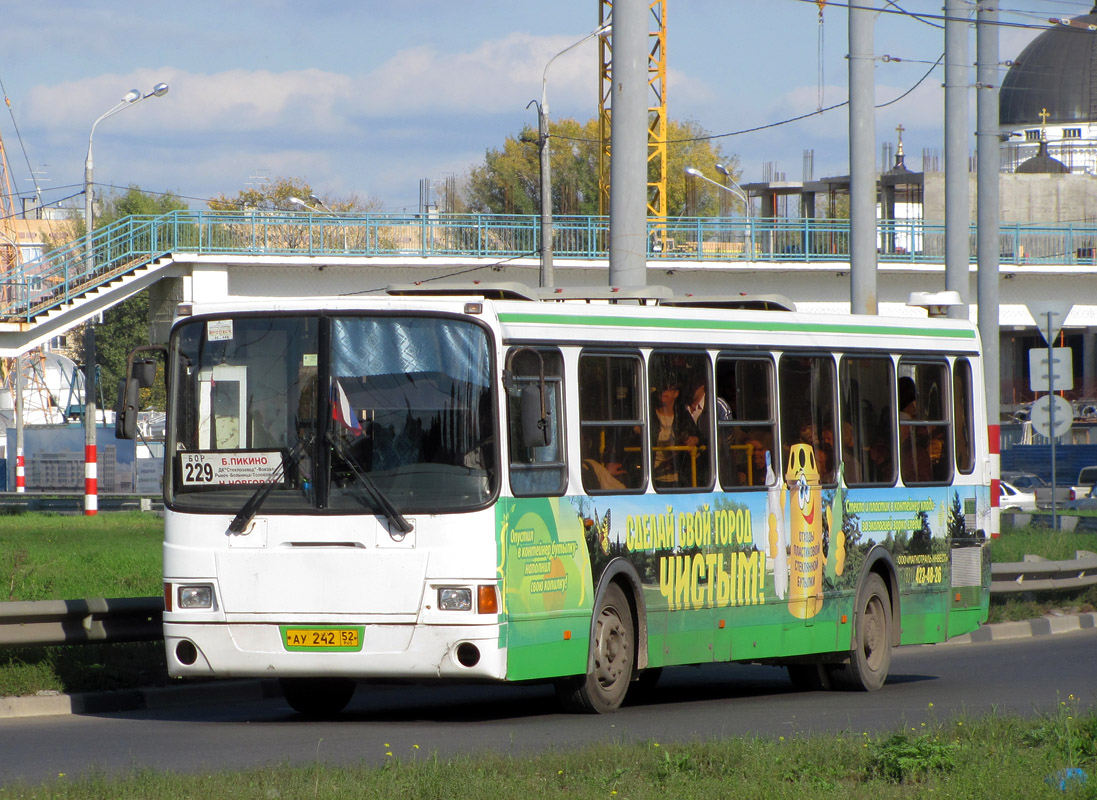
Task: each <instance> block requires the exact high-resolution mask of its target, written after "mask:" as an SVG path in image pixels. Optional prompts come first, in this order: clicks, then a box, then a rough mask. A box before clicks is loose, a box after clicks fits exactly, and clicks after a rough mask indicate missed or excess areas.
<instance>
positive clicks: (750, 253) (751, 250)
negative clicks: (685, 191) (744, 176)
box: [686, 164, 754, 260]
mask: <svg viewBox="0 0 1097 800" xmlns="http://www.w3.org/2000/svg"><path fill="white" fill-rule="evenodd" d="M716 170H717V172H719V173H720V174H721V175H723V176H725V177H726V178H727V179H728V180H729V181H731V182H732V183H735V180H734V178H732V177H731V174H730V173H729V171H728V169H727V167H725V166H724V165H723V164H717V165H716ZM686 174H687V175H692V176H693V177H694V178H700V179H701V180H703V181H708V182H709V183H711V184H712V185H713V186H717V187H719V188H721V189H723V190H724V191H725V192H728V193H729V194H733V195H735V196H736V197H738V198H739V199H741V200H742V201H743V205H744V206H745V207H746V216H747V219H748V220H749V219H750V199H749V198H748V197H747V193H746V192H744V191H743V190H742V189H740V188H735V189H733V188H731V187H730V186H725V185H724V184H722V183H720V182H719V181H714V180H713V179H712V178H710V177H708V176H707V175H705V174H704V173H703V172H701V170H699V169H695V168H694V167H686ZM735 186H736V187H738V186H739V184H737V183H736V184H735ZM747 225H748V228H747V238H748V239H749V249H748V254H747V255H748V257H749V258H750V259H751V260H753V259H754V233H753V231H751V230H750V227H749V226H750V223H749V222H748V223H747Z"/></svg>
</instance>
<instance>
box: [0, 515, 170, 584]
mask: <svg viewBox="0 0 1097 800" xmlns="http://www.w3.org/2000/svg"><path fill="white" fill-rule="evenodd" d="M163 543H164V520H162V519H161V518H160V517H159V516H157V515H156V514H150V513H147V512H146V513H142V512H140V511H132V512H123V513H117V514H100V515H98V516H94V517H79V516H77V517H70V516H58V515H54V514H14V515H4V516H0V581H2V583H0V599H3V600H76V599H79V598H84V597H155V596H158V595H159V594H160V593H161V591H162V589H161V580H160V576H161V571H160V561H161V551H162V546H163Z"/></svg>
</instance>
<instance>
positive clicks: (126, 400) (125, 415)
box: [114, 378, 140, 439]
mask: <svg viewBox="0 0 1097 800" xmlns="http://www.w3.org/2000/svg"><path fill="white" fill-rule="evenodd" d="M139 391H140V387H139V386H138V380H137V379H135V378H128V379H127V378H122V379H121V380H119V381H118V406H117V408H116V409H115V414H114V438H116V439H134V438H136V437H137V405H138V402H139V396H138V393H139Z"/></svg>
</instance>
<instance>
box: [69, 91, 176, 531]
mask: <svg viewBox="0 0 1097 800" xmlns="http://www.w3.org/2000/svg"><path fill="white" fill-rule="evenodd" d="M167 93H168V85H167V84H166V83H158V84H156V85H155V86H154V87H152V91H151V92H149V93H148V94H145V95H143V94H141V92H139V91H138V90H137V89H130V90H129V91H128V92H126V94H125V96H124V97H123V98H122V99H121V100H119V101H118V103H116V104H115V105H114V106H113V107H112V108H111V109H110V110H108V111H107V112H106V113H105V114H103V115H101V116H100V117H99V118H98V119H97V120H95V122H93V123H92V125H91V133H89V134H88V157H87V160H85V161H84V229H85V230H84V243H85V244H84V268H85V272H86V274H88V275H91V274H92V273H93V272H95V246H94V244H93V242H92V227H93V225H94V222H95V219H94V210H93V203H94V193H93V192H94V189H93V187H94V182H93V180H92V176H93V174H94V168H93V161H92V149H91V148H92V140H93V139H94V138H95V128H96V127H97V126H98V125H99V123H100V122H102V121H103V120H105V119H106V118H107V117H112V116H114V115H115V114H117V113H118V112H119V111H122V110H123V109H126V108H129V107H130V106H134V105H137V104H138V103H140V102H141V101H142V100H147V99H149V98H150V97H163V96H164V95H165V94H167ZM84 342H85V344H84V355H85V358H84V362H85V363H84V514H86V515H87V516H89V517H91V516H95V515H96V514H98V513H99V478H98V453H97V452H96V446H95V325H94V324H93V323H92V322H90V321H89V322H88V329H87V335H86V337H85V340H84Z"/></svg>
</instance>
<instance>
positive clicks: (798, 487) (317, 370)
mask: <svg viewBox="0 0 1097 800" xmlns="http://www.w3.org/2000/svg"><path fill="white" fill-rule="evenodd" d="M659 294H661V293H660V292H657V291H648V292H644V291H634V292H627V291H620V292H614V291H606V290H556V291H550V292H545V291H537V290H523V289H521V288H520V287H515V286H509V287H508V286H480V287H476V286H470V287H466V288H457V287H443V288H436V289H432V288H431V287H430V285H429V284H428V285H425V286H424V287H420V288H418V289H399V288H394V289H393V290H391V292H390V293H389V294H386V295H382V296H363V297H334V298H303V299H297V298H292V299H290V298H265V299H254V298H253V299H238V300H231V301H226V302H217V303H185V304H181V305H180V306H179V308H178V312H177V316H176V319H175V321H174V324H173V326H172V329H171V337H170V341H169V344H168V348H167V354H166V376H167V384H168V398H169V399H168V418H167V442H166V452H167V457H166V458H165V478H164V499H165V506H166V512H165V516H166V519H165V525H166V527H165V540H164V602H165V609H164V640H165V645H166V650H167V661H168V669H169V672H170V674H171V675H173V676H178V677H188V676H220V677H228V678H239V677H264V678H268V677H277V678H279V679H280V681H281V684H282V688H283V690H284V693H285V696H286V698H287V700H288V702H289V703H290V705H291V706H292V707H293V708H294V709H296V710H297V711H299V712H301V713H303V714H308V715H326V714H333V713H337V712H338V711H340V710H341V709H342V708H343V707H344V706H345V705H346V704H347V702H349V700H350V698H351V695H352V693H353V691H354V687H355V684H356V682H359V681H369V680H371V679H391V678H400V679H410V680H422V681H428V680H434V679H444V680H467V681H500V682H502V681H506V682H527V681H550V682H553V683H554V684H555V685H556V687H557V690H558V694H559V696H560V698H561V700H562V701H563V702H564V704H565V705H566V706H567V707H568V708H571V709H574V710H585V711H595V712H608V711H613V710H614V709H616V708H617V707H618V706H619V705H620V704H621V702H622V701H623V700H624V699H625V696H626V693H627V692H628V690H629V687H630V686H635V685H637V684H650V683H652V682H653V681H654V680H655V679H656V678H657V676H658V675H659V671H660V670H661V669H662V668H663V667H668V666H672V665H681V664H701V663H710V662H717V661H738V662H757V663H765V664H774V665H781V666H784V667H786V668H787V669H788V672H789V676H790V677H791V679H792V680H793V682H794V683H795V684H796V685H798V686H801V687H803V688H829V687H830V686H832V685H839V684H842V685H849V686H853V687H857V688H862V689H866V690H874V689H878V688H880V687H881V686H882V685H883V684H884V682H885V679H886V678H887V673H888V668H889V664H890V659H891V650H892V648H893V647H894V646H896V645H900V644H913V643H930V642H941V641H944V640H945V639H947V638H949V637H950V636H954V635H957V634H961V633H965V632H968V631H971V630H973V629H974V628H976V627H977V626H978V625H979V624H980V622H982V621H985V619H986V614H987V608H988V603H989V586H990V566H989V558H988V556H987V554H986V549H985V545H986V543H987V541H988V539H989V537H991V536H992V535H994V529H995V527H996V525H997V515H996V513H994V512H996V511H997V509H992V505H994V504H995V503H994V497H993V495H992V493H991V491H990V489H991V478H992V471H993V470H994V468H995V464H996V461H995V459H996V456H995V455H994V453H996V452H997V449H996V448H995V449H994V450H993V451H991V450H990V448H989V446H988V436H987V431H988V427H987V422H988V421H987V419H986V412H985V404H984V402H983V396H982V392H983V389H982V387H983V376H982V369H983V367H982V359H981V355H980V344H979V337H978V334H977V332H976V330H975V329H974V328H973V327H972V326H971V325H970V324H968V323H967V322H962V321H956V320H948V319H930V318H925V317H921V318H885V317H874V316H848V317H846V316H842V317H839V316H829V315H814V314H804V313H798V312H796V311H794V310H784V308H782V306H781V304H779V303H777V302H776V301H774V300H772V299H765V298H757V299H752V298H724V299H721V298H709V299H705V298H697V297H689V298H673V297H663V298H662V299H652V297H653V296H657V295H659ZM141 372H144V373H146V374H147V370H141V369H136V370H131V375H135V377H133V378H132V379H131V380H130V382H129V385H128V386H127V387H125V390H124V392H123V395H122V401H123V402H122V406H121V408H120V416H119V419H120V423H119V428H120V430H121V431H122V433H123V435H125V434H126V433H127V432H131V431H132V420H133V411H134V409H135V407H136V401H135V397H136V387H137V384H138V382H139V380H138V378H137V377H136V373H141ZM140 380H141V381H142V382H146V383H147V377H145V376H144V375H142V376H141V379H140ZM127 429H128V431H127Z"/></svg>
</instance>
